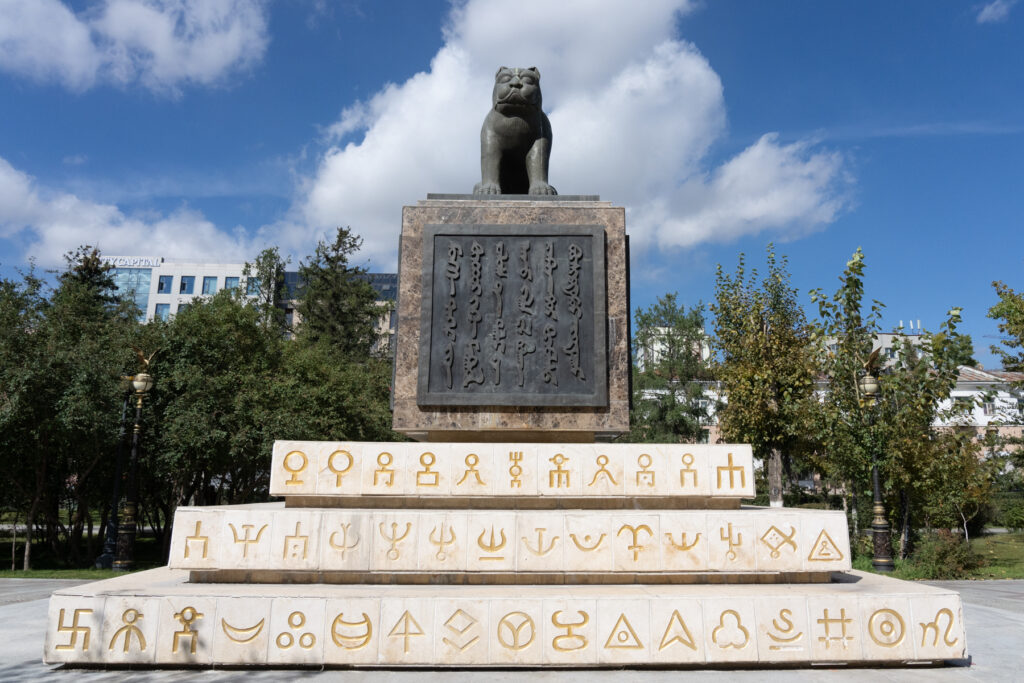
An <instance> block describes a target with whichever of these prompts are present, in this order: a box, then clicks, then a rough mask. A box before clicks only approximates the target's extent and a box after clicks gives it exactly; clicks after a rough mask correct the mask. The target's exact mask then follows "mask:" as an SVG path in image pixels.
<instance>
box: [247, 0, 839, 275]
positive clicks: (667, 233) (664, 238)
mask: <svg viewBox="0 0 1024 683" xmlns="http://www.w3.org/2000/svg"><path fill="white" fill-rule="evenodd" d="M690 9H691V3H690V2H688V1H687V0H650V1H648V2H643V3H635V2H626V1H621V0H605V1H604V2H600V3H598V2H593V1H590V0H565V1H563V2H559V3H550V2H545V1H544V0H517V2H515V3H514V8H512V9H510V5H509V4H507V3H500V2H493V1H489V0H469V1H468V2H466V3H464V4H456V6H455V8H454V9H453V11H452V14H451V17H450V19H449V22H448V24H447V26H446V27H445V41H446V42H445V45H444V46H443V47H442V48H441V49H440V51H439V52H438V53H437V55H436V56H435V57H434V59H433V60H432V62H431V64H430V68H429V70H428V71H424V72H421V73H418V74H416V75H415V76H413V77H412V78H410V79H409V80H407V81H405V82H404V83H400V84H388V85H387V86H386V87H384V88H383V89H381V90H380V91H379V92H378V93H377V94H376V95H374V96H373V97H371V98H370V99H369V100H367V101H364V102H357V103H355V104H353V105H351V106H349V107H348V108H346V109H345V111H343V112H342V114H341V116H340V118H339V120H338V121H337V122H336V123H335V124H334V125H333V126H331V127H330V128H329V129H328V130H327V143H328V148H327V149H326V151H325V152H324V153H323V155H322V157H321V158H320V161H319V165H318V167H317V168H316V170H315V171H314V172H313V173H312V174H311V175H310V177H308V178H307V179H306V181H305V183H304V184H303V186H302V188H301V191H300V193H299V196H298V197H297V199H296V202H295V205H294V207H293V210H292V212H291V215H290V217H289V221H288V222H286V223H285V224H282V225H280V226H274V228H273V230H272V231H273V233H274V234H277V235H284V236H285V240H284V241H283V243H282V247H284V248H285V249H286V250H289V249H291V250H296V251H298V252H299V253H304V250H308V245H309V244H310V243H312V242H313V241H314V240H315V239H316V238H317V237H319V236H320V235H323V234H327V233H330V232H331V231H333V229H334V227H335V226H338V225H350V226H351V227H352V228H353V229H354V230H355V231H356V232H358V233H359V234H361V235H362V236H363V238H364V240H365V241H364V255H365V256H367V257H369V258H370V259H372V261H373V263H374V265H375V267H378V268H389V267H393V266H394V264H395V260H396V247H397V244H398V232H399V229H400V224H401V214H400V207H401V206H402V205H404V204H411V203H414V202H415V201H416V200H417V199H421V198H423V197H425V196H426V193H427V192H470V191H471V190H472V187H473V184H474V182H476V181H477V180H479V138H478V134H477V131H478V130H479V129H480V124H481V122H482V121H483V117H484V115H485V114H486V113H487V111H488V109H489V107H490V91H491V85H492V84H493V78H494V72H495V70H496V69H497V68H498V66H501V65H506V66H537V67H539V69H540V71H541V74H542V84H543V89H544V94H545V99H544V108H545V110H546V111H547V112H548V115H549V117H550V118H551V122H552V128H553V131H554V144H553V149H552V156H551V182H552V184H553V185H554V186H555V187H557V188H558V190H559V192H560V193H562V194H595V193H596V194H601V195H602V197H603V198H604V199H608V200H611V201H613V202H615V203H618V204H622V205H625V206H626V207H627V209H628V211H629V215H630V217H629V230H630V234H631V235H632V237H633V243H634V245H635V246H637V247H638V251H639V250H642V249H644V248H650V247H655V246H660V247H686V246H690V245H693V244H697V243H699V242H703V241H714V240H731V239H735V238H737V237H739V236H741V235H744V234H753V233H757V232H759V231H762V230H766V229H773V230H776V231H778V232H779V233H781V236H783V237H785V236H793V235H799V234H803V233H805V232H807V231H809V230H813V229H820V228H821V227H822V226H823V225H825V224H827V223H829V222H831V221H833V220H834V219H835V218H836V216H837V215H838V214H839V213H840V212H841V211H842V209H843V208H844V206H845V205H846V194H845V190H846V184H847V182H848V177H847V176H846V174H845V173H844V171H843V166H844V165H843V160H842V158H841V157H840V156H839V155H838V153H835V152H830V151H827V150H822V149H820V148H818V147H817V146H815V145H814V144H812V143H811V142H808V141H797V142H792V143H789V144H784V143H783V142H781V141H780V140H779V139H778V138H777V137H776V136H774V135H765V136H763V137H761V138H760V139H759V140H757V141H756V142H755V143H754V144H752V145H751V146H750V147H749V148H747V149H746V150H743V151H742V152H740V153H739V154H738V155H736V156H735V157H734V158H732V159H731V160H727V161H726V162H725V163H724V164H722V165H721V166H719V167H717V168H715V167H714V164H713V163H711V162H710V161H709V159H708V156H709V150H710V149H711V147H712V145H713V144H714V143H715V142H716V141H718V140H720V139H721V137H722V136H723V134H724V131H725V128H726V116H725V100H724V94H723V87H722V83H721V81H720V79H719V77H718V75H717V74H716V73H715V72H714V70H713V69H712V67H711V65H710V64H709V63H708V61H707V60H706V59H705V58H704V57H703V56H702V55H701V54H700V52H699V50H698V49H697V48H696V47H695V46H694V45H692V44H690V43H688V42H686V41H684V40H681V39H680V38H679V37H678V36H677V35H676V20H677V19H678V17H679V16H680V15H681V14H682V13H685V12H687V11H689V10H690ZM265 234H266V235H267V238H268V239H270V238H271V236H270V232H269V231H268V232H265ZM278 241H279V242H280V241H281V240H278Z"/></svg>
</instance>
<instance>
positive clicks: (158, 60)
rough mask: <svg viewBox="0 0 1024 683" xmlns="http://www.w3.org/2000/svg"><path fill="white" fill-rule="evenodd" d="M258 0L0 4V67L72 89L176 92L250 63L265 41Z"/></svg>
mask: <svg viewBox="0 0 1024 683" xmlns="http://www.w3.org/2000/svg"><path fill="white" fill-rule="evenodd" d="M267 40H268V38H267V27H266V8H265V5H264V1H263V0H98V1H97V2H95V3H94V4H92V5H91V6H90V7H89V8H88V9H87V10H85V11H83V12H79V13H75V12H74V11H72V10H71V9H70V8H69V7H68V6H67V5H66V4H65V3H63V2H61V1H60V0H3V2H0V69H3V70H4V71H7V72H10V73H13V74H16V75H20V76H26V77H29V78H32V79H35V80H38V81H43V82H49V81H57V82H59V83H61V84H63V85H64V86H66V87H68V88H70V89H72V90H78V91H80V90H86V89H88V88H91V87H93V86H94V85H95V84H96V83H98V82H111V83H116V84H119V85H130V84H134V83H140V84H142V85H143V86H145V87H146V88H149V89H150V90H153V91H155V92H160V93H165V94H175V93H177V92H178V90H179V89H180V87H181V86H183V85H187V84H199V85H211V84H215V83H220V82H223V81H224V80H225V79H226V78H227V77H228V76H230V75H231V74H234V73H237V72H238V71H240V70H244V69H246V68H249V67H251V66H252V65H253V64H255V63H257V62H258V61H259V60H260V59H261V58H262V56H263V53H264V51H265V49H266V46H267Z"/></svg>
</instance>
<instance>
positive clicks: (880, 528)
mask: <svg viewBox="0 0 1024 683" xmlns="http://www.w3.org/2000/svg"><path fill="white" fill-rule="evenodd" d="M879 351H880V349H876V350H875V351H874V352H873V353H872V354H871V358H869V359H868V362H867V363H865V366H864V367H865V372H864V374H863V375H861V377H860V378H859V379H858V380H857V389H858V391H859V393H860V396H861V399H862V400H863V401H864V403H865V404H866V405H867V407H868V409H869V410H870V411H871V416H872V419H871V426H872V427H874V413H875V405H876V403H877V402H878V393H879V391H878V390H879V384H878V369H877V367H876V364H877V359H878V352H879ZM871 485H872V487H873V488H874V498H875V500H874V505H873V506H872V509H871V512H872V514H873V515H874V518H873V519H872V520H871V532H872V545H873V547H874V553H875V554H874V557H873V558H872V559H871V565H872V566H873V567H874V568H875V571H876V572H879V573H882V574H888V573H889V572H891V571H892V570H893V569H894V568H895V566H894V564H893V561H892V541H891V538H890V531H889V520H888V518H887V517H886V514H885V504H884V503H883V502H882V487H881V485H880V484H879V481H878V448H877V444H875V443H873V442H872V444H871Z"/></svg>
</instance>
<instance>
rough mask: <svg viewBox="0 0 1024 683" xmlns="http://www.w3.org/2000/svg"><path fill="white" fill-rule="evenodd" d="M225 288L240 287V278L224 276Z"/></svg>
mask: <svg viewBox="0 0 1024 683" xmlns="http://www.w3.org/2000/svg"><path fill="white" fill-rule="evenodd" d="M224 289H238V278H237V277H226V278H224Z"/></svg>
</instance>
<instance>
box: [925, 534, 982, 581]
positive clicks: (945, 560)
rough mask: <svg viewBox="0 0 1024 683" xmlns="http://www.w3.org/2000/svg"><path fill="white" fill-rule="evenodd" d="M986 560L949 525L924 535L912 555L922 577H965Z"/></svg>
mask: <svg viewBox="0 0 1024 683" xmlns="http://www.w3.org/2000/svg"><path fill="white" fill-rule="evenodd" d="M983 562H984V560H983V559H982V558H981V556H980V555H978V554H977V553H975V552H974V551H973V550H972V549H971V546H970V545H969V544H968V543H966V542H965V541H964V539H963V537H961V536H960V535H958V534H954V533H952V532H951V531H949V530H948V529H940V530H938V531H935V532H932V533H929V534H925V535H924V536H922V537H921V540H920V542H919V543H918V545H917V550H915V551H914V554H913V556H911V558H910V564H911V566H912V571H913V573H914V575H915V576H919V577H920V578H922V579H963V578H967V577H968V575H969V574H970V572H971V570H973V569H977V568H978V567H980V566H981V565H982V564H983Z"/></svg>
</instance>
